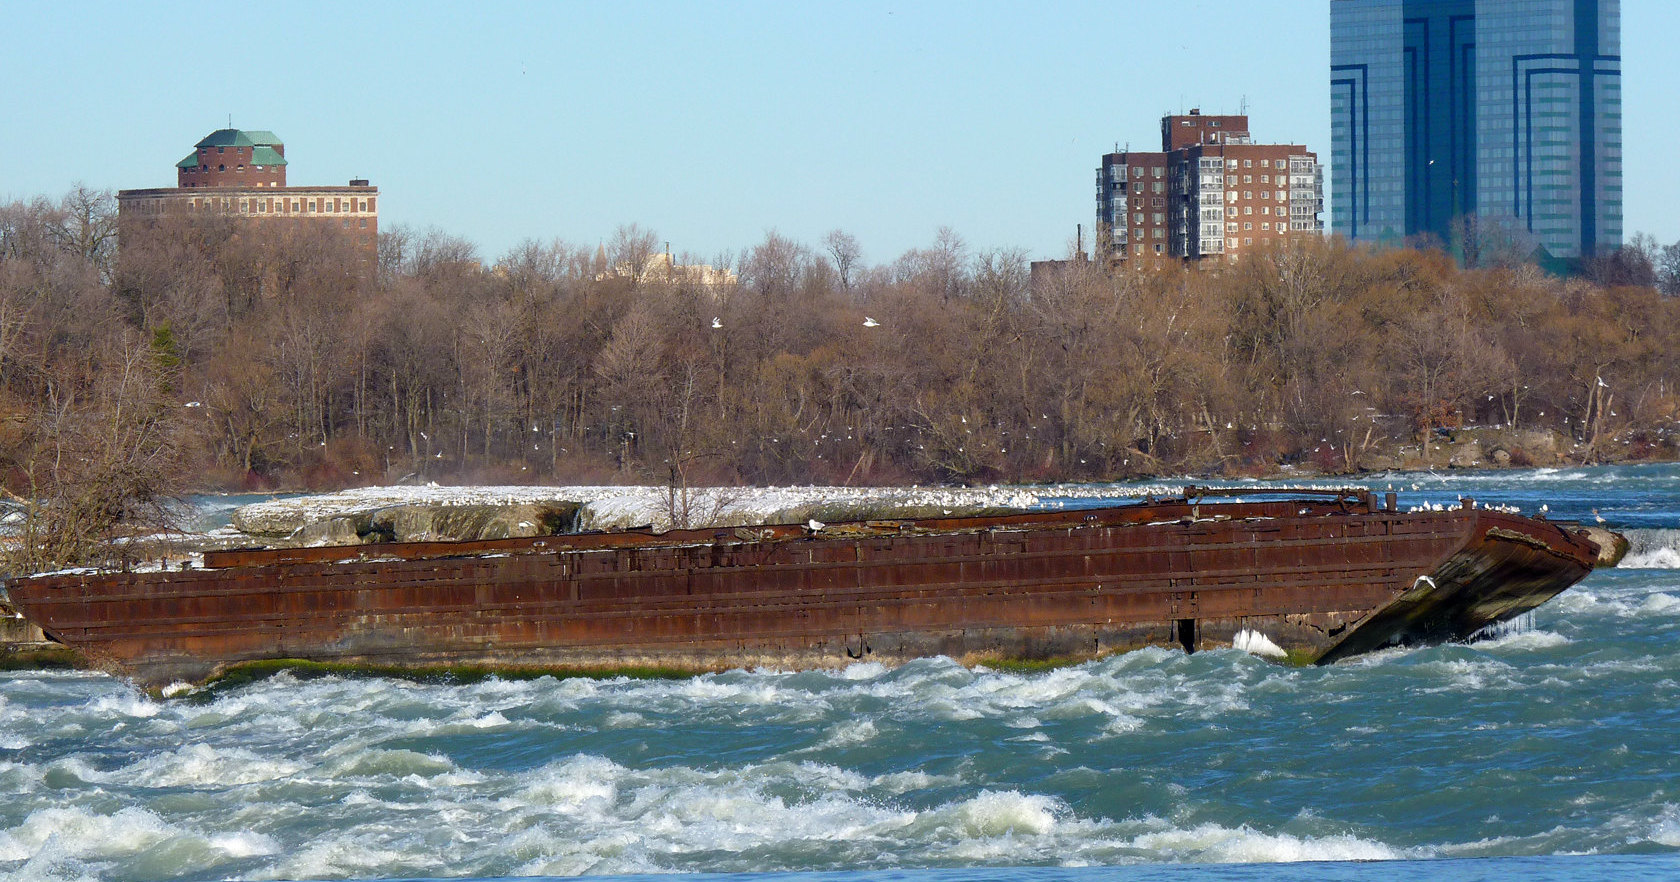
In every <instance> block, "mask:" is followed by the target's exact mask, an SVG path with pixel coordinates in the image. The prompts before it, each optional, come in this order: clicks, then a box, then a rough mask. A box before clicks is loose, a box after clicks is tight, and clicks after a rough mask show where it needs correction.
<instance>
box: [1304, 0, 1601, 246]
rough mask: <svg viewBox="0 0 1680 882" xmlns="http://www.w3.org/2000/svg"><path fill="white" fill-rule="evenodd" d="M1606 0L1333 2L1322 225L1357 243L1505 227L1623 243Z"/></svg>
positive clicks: (1553, 242)
mask: <svg viewBox="0 0 1680 882" xmlns="http://www.w3.org/2000/svg"><path fill="white" fill-rule="evenodd" d="M1620 53H1621V19H1620V13H1619V4H1618V0H1331V3H1330V87H1331V88H1330V115H1331V153H1330V167H1331V210H1330V215H1331V221H1332V225H1333V228H1334V229H1335V230H1336V232H1339V233H1342V234H1344V235H1346V236H1347V237H1348V238H1350V239H1354V240H1359V241H1369V242H1380V241H1401V240H1404V239H1405V238H1406V237H1410V236H1415V235H1418V234H1428V235H1430V236H1433V237H1435V238H1436V239H1437V240H1438V241H1439V242H1441V243H1442V244H1451V243H1452V242H1453V240H1454V226H1455V223H1456V222H1457V220H1458V219H1459V218H1464V217H1467V216H1474V217H1475V218H1477V220H1478V222H1497V223H1505V224H1509V225H1510V226H1512V227H1513V228H1514V229H1515V230H1516V231H1518V232H1520V233H1522V234H1524V235H1526V236H1528V237H1530V238H1532V240H1533V244H1535V245H1537V246H1544V248H1545V249H1546V250H1547V252H1549V253H1550V254H1551V255H1552V256H1553V257H1558V258H1580V257H1589V256H1592V255H1594V254H1599V253H1603V252H1606V251H1609V250H1612V249H1615V248H1616V247H1618V246H1620V245H1621V242H1622V135H1621V132H1622V124H1621V117H1622V107H1621V54H1620Z"/></svg>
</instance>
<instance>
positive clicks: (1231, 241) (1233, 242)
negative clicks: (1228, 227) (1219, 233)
mask: <svg viewBox="0 0 1680 882" xmlns="http://www.w3.org/2000/svg"><path fill="white" fill-rule="evenodd" d="M1225 247H1226V248H1235V247H1237V240H1236V239H1226V240H1225Z"/></svg>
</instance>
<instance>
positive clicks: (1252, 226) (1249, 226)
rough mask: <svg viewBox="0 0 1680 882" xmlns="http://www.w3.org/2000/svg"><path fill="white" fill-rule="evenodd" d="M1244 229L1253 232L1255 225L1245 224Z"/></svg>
mask: <svg viewBox="0 0 1680 882" xmlns="http://www.w3.org/2000/svg"><path fill="white" fill-rule="evenodd" d="M1243 229H1245V230H1252V229H1254V225H1253V224H1243Z"/></svg>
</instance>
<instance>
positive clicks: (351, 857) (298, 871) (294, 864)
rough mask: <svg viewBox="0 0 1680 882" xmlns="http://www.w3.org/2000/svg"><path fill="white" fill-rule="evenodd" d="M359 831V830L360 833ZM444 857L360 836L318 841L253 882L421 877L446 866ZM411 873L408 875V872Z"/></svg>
mask: <svg viewBox="0 0 1680 882" xmlns="http://www.w3.org/2000/svg"><path fill="white" fill-rule="evenodd" d="M357 832H359V831H357ZM442 858H443V856H441V855H433V856H432V859H431V860H428V859H427V857H426V855H424V854H422V853H417V852H409V851H406V850H401V849H397V848H392V847H390V846H388V845H380V844H377V843H374V842H370V841H368V838H367V837H365V836H360V835H339V836H333V837H329V838H323V839H317V840H315V841H313V842H310V843H308V844H307V845H305V846H303V847H302V848H299V849H297V850H295V851H291V852H288V853H286V854H284V855H283V856H281V858H280V859H279V860H277V861H275V862H273V863H272V864H270V865H268V866H266V867H264V868H262V869H261V870H260V871H258V872H256V873H253V874H251V877H250V878H252V879H343V878H374V877H386V876H392V875H397V876H419V875H423V874H424V873H425V872H426V871H427V870H428V869H430V870H435V869H436V868H437V867H439V866H442V865H444V864H445V861H444V860H443V859H442ZM405 870H407V871H408V872H405Z"/></svg>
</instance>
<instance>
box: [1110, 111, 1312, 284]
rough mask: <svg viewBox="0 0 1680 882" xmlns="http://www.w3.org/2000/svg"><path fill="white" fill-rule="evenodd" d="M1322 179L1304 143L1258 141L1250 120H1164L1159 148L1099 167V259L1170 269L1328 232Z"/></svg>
mask: <svg viewBox="0 0 1680 882" xmlns="http://www.w3.org/2000/svg"><path fill="white" fill-rule="evenodd" d="M1323 179H1324V174H1323V169H1322V167H1321V166H1320V165H1319V164H1318V155H1317V154H1315V153H1313V152H1311V151H1309V150H1307V148H1306V147H1305V146H1303V145H1300V144H1257V143H1255V142H1254V139H1253V138H1252V137H1251V136H1250V134H1249V130H1248V117H1247V116H1243V115H1233V116H1203V115H1202V113H1201V111H1200V110H1191V111H1190V112H1189V113H1188V114H1184V115H1168V116H1164V117H1162V118H1161V150H1160V151H1147V152H1145V151H1133V150H1127V151H1122V152H1115V153H1110V154H1107V155H1105V156H1103V158H1102V165H1100V166H1098V167H1097V254H1098V255H1099V256H1100V259H1101V260H1102V261H1103V262H1105V263H1106V264H1107V265H1108V266H1110V267H1120V266H1128V267H1151V268H1162V267H1165V266H1167V265H1168V263H1169V261H1171V260H1172V259H1175V258H1176V259H1178V260H1185V261H1200V260H1203V259H1205V258H1218V257H1221V256H1222V257H1223V258H1224V259H1225V260H1227V261H1235V260H1236V259H1237V258H1238V257H1240V256H1241V255H1242V253H1243V252H1244V251H1246V250H1249V249H1252V248H1254V247H1255V246H1256V245H1259V244H1263V243H1265V242H1267V241H1270V240H1277V239H1282V238H1285V237H1287V236H1290V235H1294V234H1313V235H1319V234H1322V233H1323V230H1324V224H1323V221H1322V220H1321V219H1320V215H1321V213H1322V212H1323V210H1324V183H1323Z"/></svg>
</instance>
